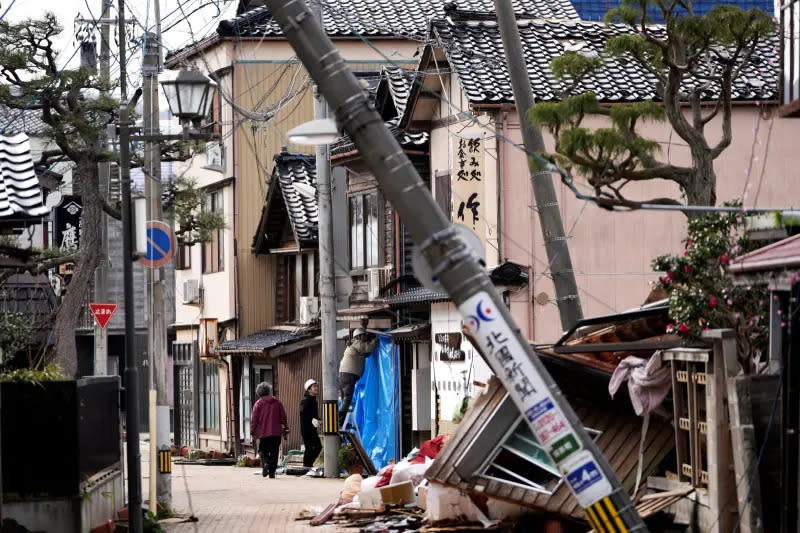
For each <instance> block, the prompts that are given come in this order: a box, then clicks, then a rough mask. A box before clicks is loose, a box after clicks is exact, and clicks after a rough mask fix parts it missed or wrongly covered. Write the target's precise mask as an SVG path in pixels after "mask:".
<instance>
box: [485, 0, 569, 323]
mask: <svg viewBox="0 0 800 533" xmlns="http://www.w3.org/2000/svg"><path fill="white" fill-rule="evenodd" d="M494 6H495V10H496V11H497V26H498V29H499V30H500V37H501V38H502V39H503V49H504V50H505V53H506V66H507V68H508V72H509V74H510V75H511V87H512V88H513V90H514V101H515V102H516V107H517V112H518V113H519V122H520V127H521V128H522V140H523V142H524V144H525V151H526V152H528V153H529V154H534V153H540V152H544V150H545V148H544V139H543V138H542V132H541V131H540V130H539V128H538V127H536V126H535V125H534V124H532V123H531V121H530V120H528V111H530V110H531V109H533V105H534V104H533V91H532V90H531V81H530V79H529V78H528V68H527V65H526V63H525V56H524V55H523V53H522V42H521V40H520V37H519V28H518V27H517V18H516V16H515V15H514V7H513V6H512V5H511V0H494ZM528 166H529V168H530V172H531V185H532V186H533V197H534V201H535V202H536V212H537V213H539V224H540V225H541V227H542V238H543V239H544V247H545V250H546V251H547V263H548V265H549V267H550V273H551V274H552V276H553V284H554V285H555V288H556V302H557V303H558V312H559V314H560V315H561V327H562V329H564V331H566V330H568V329H569V328H571V327H572V326H574V325H575V324H576V323H577V322H578V320H580V319H582V318H583V310H582V309H581V299H580V295H579V294H578V284H577V283H576V282H575V273H574V271H573V270H572V259H571V258H570V255H569V244H568V243H567V237H566V236H565V235H564V224H563V222H562V221H561V211H559V209H558V197H556V191H555V188H554V187H553V177H552V174H551V173H550V172H549V171H547V170H537V169H536V168H534V166H533V165H530V164H529V165H528ZM531 304H532V302H531Z"/></svg>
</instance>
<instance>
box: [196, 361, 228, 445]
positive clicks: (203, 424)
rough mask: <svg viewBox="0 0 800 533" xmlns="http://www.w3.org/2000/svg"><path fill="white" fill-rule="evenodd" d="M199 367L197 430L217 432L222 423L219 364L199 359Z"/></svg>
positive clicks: (199, 431) (200, 431)
mask: <svg viewBox="0 0 800 533" xmlns="http://www.w3.org/2000/svg"><path fill="white" fill-rule="evenodd" d="M199 367H200V368H199V369H198V372H199V374H200V375H199V386H198V388H199V390H198V396H199V402H198V406H197V411H198V412H197V431H198V433H212V434H219V433H220V427H221V425H222V413H221V411H220V407H221V406H220V390H221V389H220V384H219V365H217V364H216V363H214V362H210V361H205V360H203V359H201V360H200V365H199ZM212 369H213V371H212ZM209 385H211V386H209ZM209 422H210V423H209Z"/></svg>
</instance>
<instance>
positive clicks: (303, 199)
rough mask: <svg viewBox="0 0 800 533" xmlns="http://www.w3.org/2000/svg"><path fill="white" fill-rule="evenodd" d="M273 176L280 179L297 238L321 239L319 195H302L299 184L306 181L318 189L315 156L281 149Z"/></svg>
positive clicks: (312, 241) (276, 155) (304, 239)
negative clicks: (319, 237)
mask: <svg viewBox="0 0 800 533" xmlns="http://www.w3.org/2000/svg"><path fill="white" fill-rule="evenodd" d="M272 176H273V179H274V178H275V177H277V178H278V180H279V182H280V186H281V194H282V195H283V201H284V202H285V203H286V212H287V213H288V215H289V220H290V221H291V223H292V227H293V228H294V233H295V235H296V236H297V240H298V241H300V242H306V243H309V242H311V243H316V242H317V234H318V233H317V232H318V226H319V206H318V205H317V198H316V196H315V197H313V198H312V197H308V196H304V195H302V194H300V193H299V192H298V191H297V189H296V188H295V187H294V184H295V183H303V184H305V185H309V186H311V187H313V188H314V190H315V191H316V189H317V171H316V168H315V164H314V156H310V155H302V154H292V153H289V152H281V153H279V154H275V169H274V170H273V172H272Z"/></svg>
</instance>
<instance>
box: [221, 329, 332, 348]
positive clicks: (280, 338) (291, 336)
mask: <svg viewBox="0 0 800 533" xmlns="http://www.w3.org/2000/svg"><path fill="white" fill-rule="evenodd" d="M317 335H319V329H318V328H315V329H298V330H287V329H278V328H274V329H265V330H264V331H259V332H258V333H253V334H252V335H247V336H246V337H241V338H239V339H233V340H230V341H225V342H223V343H221V344H220V345H219V346H218V347H217V352H218V353H220V354H237V353H240V354H246V353H251V354H252V353H265V352H266V351H267V350H270V349H272V348H276V347H278V346H284V345H287V344H291V343H295V342H298V341H303V340H306V339H311V338H313V337H316V336H317Z"/></svg>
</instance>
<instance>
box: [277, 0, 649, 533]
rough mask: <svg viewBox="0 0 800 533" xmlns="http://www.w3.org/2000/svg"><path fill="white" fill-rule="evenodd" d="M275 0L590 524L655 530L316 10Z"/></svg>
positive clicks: (303, 56) (289, 34) (298, 49)
mask: <svg viewBox="0 0 800 533" xmlns="http://www.w3.org/2000/svg"><path fill="white" fill-rule="evenodd" d="M266 4H267V6H268V8H269V10H270V12H271V13H272V15H273V16H274V17H275V19H276V20H277V21H278V23H279V24H280V26H281V29H282V30H283V32H284V35H285V36H286V38H287V39H288V40H289V42H290V43H291V45H292V47H293V48H294V50H295V53H296V54H297V56H298V57H299V58H300V60H301V61H302V63H303V65H304V66H305V67H306V69H307V70H308V71H309V73H310V75H311V77H312V78H313V79H314V81H315V82H316V83H317V85H318V87H319V90H320V92H321V93H322V94H323V96H324V97H325V100H326V101H327V102H328V105H329V106H330V108H331V109H332V111H333V113H334V114H335V116H336V118H337V119H338V121H339V122H340V123H341V124H343V125H344V129H345V131H346V132H347V134H348V135H350V137H351V138H352V139H353V141H354V143H355V145H356V147H357V148H358V151H359V152H360V153H361V155H362V157H363V158H364V160H365V162H366V163H367V165H368V167H369V168H370V170H371V171H372V174H373V175H374V176H375V177H376V178H377V180H378V182H379V184H380V186H381V190H382V192H383V194H384V196H385V197H386V198H387V199H388V200H389V201H390V202H391V203H392V205H393V206H394V207H395V209H397V211H398V212H399V214H400V217H401V219H402V220H403V223H404V224H406V227H407V228H408V230H409V233H410V234H411V237H412V239H413V241H414V243H415V244H416V245H417V246H419V247H420V250H421V251H422V253H423V255H424V257H425V258H426V260H427V261H428V263H429V265H430V266H431V267H432V270H433V272H437V273H439V281H440V282H441V284H442V286H443V287H444V288H445V290H446V291H447V293H448V294H449V296H450V299H451V300H452V301H453V302H454V303H455V304H456V305H457V306H458V309H459V311H460V312H461V314H462V316H463V317H464V321H465V325H466V326H467V327H468V328H469V330H470V333H471V334H472V336H473V337H474V338H475V340H476V342H477V343H478V345H479V346H480V348H481V351H482V352H483V354H484V357H485V359H486V362H487V364H488V365H489V366H490V367H491V369H492V370H493V371H494V373H495V375H496V376H497V377H498V378H499V379H500V381H501V382H502V383H503V385H504V386H505V388H506V390H507V391H508V394H509V397H510V398H511V399H512V400H513V401H514V403H515V404H516V406H517V408H518V409H519V410H520V412H521V413H522V414H523V415H524V418H525V420H526V422H527V423H528V425H529V426H530V428H531V430H532V431H533V434H534V435H536V437H537V438H538V439H539V442H540V443H541V445H542V446H543V447H544V448H545V449H546V450H547V452H548V454H549V456H550V458H551V459H552V460H553V463H554V464H555V465H556V466H557V467H558V468H559V470H560V471H561V473H562V475H563V476H564V478H565V480H566V482H567V485H568V486H569V487H570V489H571V490H572V493H573V494H574V495H575V497H576V499H577V501H578V503H579V504H580V505H581V507H583V508H584V509H586V510H587V517H588V518H589V521H590V523H592V525H593V526H594V527H598V528H602V527H603V525H602V524H599V525H598V524H597V523H596V522H595V521H594V520H592V517H593V516H596V515H595V514H594V513H595V512H598V513H601V516H603V517H610V520H612V521H613V522H614V523H615V524H618V525H622V526H623V528H622V529H621V530H622V531H631V532H633V531H636V532H638V533H643V532H646V531H647V526H646V525H645V524H644V522H643V521H642V519H641V518H640V517H639V515H638V513H637V512H636V508H635V507H634V506H633V504H632V503H631V499H630V497H629V496H628V494H627V492H625V491H624V490H623V489H622V487H621V485H620V482H619V480H618V479H617V476H616V474H615V473H614V471H613V470H612V469H611V467H610V466H609V464H608V462H607V461H606V460H605V458H604V457H603V456H602V454H601V453H600V450H599V449H598V447H597V445H596V444H595V443H594V441H593V440H592V439H591V438H590V437H589V435H588V434H587V432H586V430H585V429H584V427H583V425H582V424H581V423H580V421H579V420H578V418H577V416H576V415H575V412H574V411H573V410H572V408H571V407H570V405H569V403H568V402H567V401H566V399H565V398H564V397H563V395H562V394H561V392H560V390H559V388H558V385H557V384H556V383H555V382H554V381H553V379H552V377H550V375H549V374H548V373H547V371H546V370H545V368H544V366H543V365H542V363H541V361H540V360H539V358H538V357H537V356H536V354H535V353H534V352H533V350H532V349H531V347H530V345H529V344H528V343H527V341H525V339H524V338H523V337H522V336H521V335H520V334H519V329H518V328H517V327H516V326H515V325H514V322H513V319H512V317H511V314H510V312H509V311H508V310H507V309H506V307H505V305H504V304H503V301H502V299H501V298H500V296H499V295H498V293H497V291H496V289H495V288H494V286H493V284H492V282H491V280H490V279H489V276H488V275H487V273H486V270H485V269H484V267H482V266H481V265H480V263H479V262H478V260H477V259H476V258H475V256H474V255H473V253H472V251H471V250H470V248H469V245H467V244H466V243H465V242H464V241H463V240H462V239H461V238H460V236H459V234H458V233H457V232H456V231H455V229H454V228H453V226H452V225H451V224H450V221H449V219H448V218H447V217H446V216H445V214H444V213H443V212H442V211H441V209H440V208H439V207H438V206H437V204H436V203H435V202H434V200H433V197H432V196H431V193H430V191H429V190H428V188H427V187H426V185H425V183H424V182H423V181H422V179H421V178H420V176H419V174H418V173H417V171H416V169H415V167H414V165H413V164H412V163H411V161H410V160H409V159H408V156H407V155H406V153H405V152H404V151H403V149H402V148H401V146H400V145H399V144H398V142H397V140H396V139H395V137H394V136H393V135H392V134H391V132H390V131H389V130H388V129H387V128H386V126H385V125H384V123H383V119H382V118H381V116H380V115H379V114H378V113H377V112H376V111H375V110H374V109H373V107H372V106H370V104H369V101H368V99H367V96H366V95H365V94H364V91H363V90H362V88H361V85H360V84H359V82H358V81H357V80H356V78H355V76H354V75H353V73H352V72H351V71H350V70H349V69H348V68H347V65H346V63H345V62H344V60H343V59H342V57H341V56H340V54H339V53H338V51H337V50H336V49H335V48H334V46H333V43H332V42H331V41H330V39H329V38H328V36H327V34H326V32H325V31H324V30H323V28H322V26H321V25H320V23H319V22H318V20H317V19H316V17H314V16H313V15H312V14H311V12H310V11H309V9H308V7H307V6H306V5H305V3H304V2H299V1H297V0H267V1H266ZM600 530H604V529H600Z"/></svg>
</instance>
